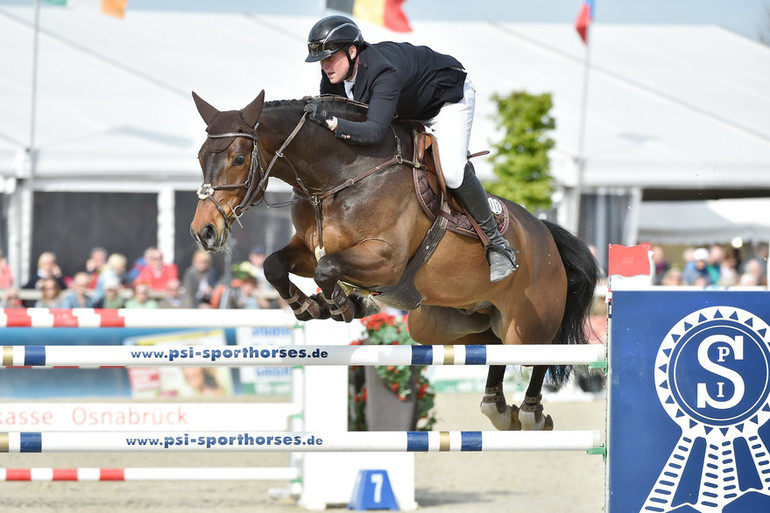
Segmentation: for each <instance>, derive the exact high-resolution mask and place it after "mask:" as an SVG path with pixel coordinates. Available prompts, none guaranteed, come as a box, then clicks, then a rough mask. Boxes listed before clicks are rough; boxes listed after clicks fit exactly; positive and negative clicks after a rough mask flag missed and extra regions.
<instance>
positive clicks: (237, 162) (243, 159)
mask: <svg viewBox="0 0 770 513" xmlns="http://www.w3.org/2000/svg"><path fill="white" fill-rule="evenodd" d="M244 162H246V157H244V156H243V155H238V156H237V157H235V158H234V159H233V164H234V165H236V166H241V165H243V163H244Z"/></svg>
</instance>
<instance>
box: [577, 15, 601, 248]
mask: <svg viewBox="0 0 770 513" xmlns="http://www.w3.org/2000/svg"><path fill="white" fill-rule="evenodd" d="M595 9H596V0H594V2H593V5H592V7H591V10H592V11H594V10H595ZM592 14H593V12H592ZM585 43H586V44H585V47H586V51H585V58H584V59H583V91H582V95H581V99H580V118H579V119H580V124H579V128H578V144H577V153H576V156H575V160H576V161H577V168H578V169H577V171H578V173H577V183H576V184H575V200H574V202H573V203H574V204H573V214H574V215H573V219H574V223H575V234H578V232H579V230H580V217H581V212H582V210H581V203H582V199H583V184H584V182H585V169H586V157H585V139H586V124H587V119H588V78H589V76H590V70H591V23H590V22H589V23H588V24H587V26H586V41H585Z"/></svg>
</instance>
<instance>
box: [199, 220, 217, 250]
mask: <svg viewBox="0 0 770 513" xmlns="http://www.w3.org/2000/svg"><path fill="white" fill-rule="evenodd" d="M200 236H201V240H202V241H203V242H205V243H206V244H207V245H208V246H211V245H212V244H213V243H214V241H215V240H216V239H217V229H216V227H215V226H214V225H213V224H211V223H208V224H206V226H204V227H203V229H202V230H201V233H200Z"/></svg>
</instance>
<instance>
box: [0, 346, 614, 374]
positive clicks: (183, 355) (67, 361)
mask: <svg viewBox="0 0 770 513" xmlns="http://www.w3.org/2000/svg"><path fill="white" fill-rule="evenodd" d="M1 350H2V366H3V367H43V368H52V367H69V368H73V367H74V368H100V367H214V366H219V367H254V366H259V367H266V366H307V365H506V364H513V363H515V364H520V365H548V364H558V365H589V364H592V363H594V362H598V361H602V360H604V359H605V357H604V353H605V348H604V346H603V345H601V344H587V345H574V346H552V345H526V346H524V345H517V346H512V345H493V346H483V345H470V346H463V345H446V346H398V345H348V346H323V345H320V346H314V345H304V346H185V345H180V346H174V347H163V348H140V347H136V346H2V348H1Z"/></svg>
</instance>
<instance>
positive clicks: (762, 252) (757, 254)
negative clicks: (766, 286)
mask: <svg viewBox="0 0 770 513" xmlns="http://www.w3.org/2000/svg"><path fill="white" fill-rule="evenodd" d="M767 252H768V246H767V244H766V243H760V244H757V245H755V246H754V250H753V251H752V254H751V256H750V257H749V258H747V259H746V261H745V262H742V263H741V265H740V266H739V267H738V272H740V273H741V274H744V273H745V272H746V266H749V265H750V264H749V262H752V261H756V262H757V263H758V264H759V270H758V271H757V269H756V267H754V268H753V269H752V273H755V274H756V273H757V272H758V274H759V275H760V276H761V278H760V283H763V282H764V283H766V282H767ZM751 267H753V265H751Z"/></svg>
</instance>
